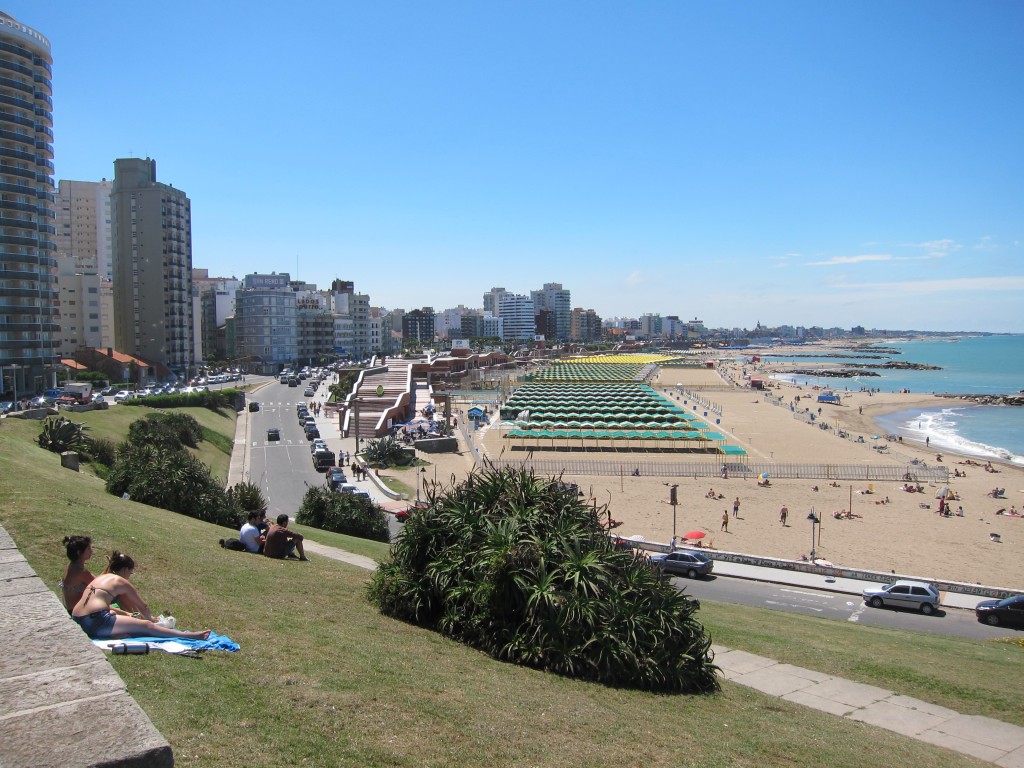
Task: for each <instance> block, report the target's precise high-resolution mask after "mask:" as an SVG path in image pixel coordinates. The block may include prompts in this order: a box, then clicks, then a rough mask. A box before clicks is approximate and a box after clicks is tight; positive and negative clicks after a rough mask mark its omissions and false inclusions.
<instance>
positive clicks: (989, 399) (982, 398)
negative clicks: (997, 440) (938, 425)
mask: <svg viewBox="0 0 1024 768" xmlns="http://www.w3.org/2000/svg"><path fill="white" fill-rule="evenodd" d="M935 396H936V397H948V398H950V399H953V400H968V401H970V402H972V403H977V404H978V405H1024V392H1022V393H1019V394H1016V395H964V394H953V393H946V394H941V395H940V394H938V393H936V395H935Z"/></svg>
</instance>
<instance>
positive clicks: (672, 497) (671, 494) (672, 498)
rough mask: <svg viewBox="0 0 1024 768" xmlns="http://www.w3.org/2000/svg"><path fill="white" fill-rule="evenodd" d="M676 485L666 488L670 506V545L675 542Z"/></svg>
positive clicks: (677, 502)
mask: <svg viewBox="0 0 1024 768" xmlns="http://www.w3.org/2000/svg"><path fill="white" fill-rule="evenodd" d="M678 488H679V486H678V485H670V486H669V488H668V503H669V504H671V505H672V544H673V547H674V546H675V542H676V506H677V505H678V504H679V494H678V491H677V489H678Z"/></svg>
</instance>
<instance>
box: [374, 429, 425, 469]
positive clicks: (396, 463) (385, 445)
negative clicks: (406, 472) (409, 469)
mask: <svg viewBox="0 0 1024 768" xmlns="http://www.w3.org/2000/svg"><path fill="white" fill-rule="evenodd" d="M415 458H416V455H415V453H414V452H412V451H408V450H406V449H405V447H404V446H403V445H402V444H401V443H400V442H398V440H396V439H395V436H394V435H387V436H386V437H382V438H380V439H379V440H367V441H366V447H365V448H364V450H363V459H365V460H366V461H367V462H368V463H369V464H370V465H371V466H374V467H381V468H384V467H404V466H405V465H407V464H411V463H412V462H413V461H414V460H415Z"/></svg>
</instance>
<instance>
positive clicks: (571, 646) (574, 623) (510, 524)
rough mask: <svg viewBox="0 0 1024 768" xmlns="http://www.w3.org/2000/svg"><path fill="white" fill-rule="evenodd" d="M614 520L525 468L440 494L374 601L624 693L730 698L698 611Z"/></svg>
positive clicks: (386, 571)
mask: <svg viewBox="0 0 1024 768" xmlns="http://www.w3.org/2000/svg"><path fill="white" fill-rule="evenodd" d="M603 511H604V510H597V511H595V510H594V509H592V508H590V507H588V506H587V505H586V504H585V503H583V502H582V501H580V499H579V498H578V496H577V495H576V492H575V490H572V489H567V488H566V487H565V485H564V484H561V483H558V482H555V481H552V480H549V479H542V478H538V477H537V476H535V475H534V474H533V473H531V472H528V471H526V470H523V469H514V468H504V469H494V468H488V469H485V470H484V471H482V472H474V473H473V474H471V475H470V477H469V478H468V479H467V480H466V481H465V482H464V483H461V484H459V485H456V486H453V487H451V488H442V489H438V488H437V487H433V488H431V489H430V491H429V498H428V507H427V508H426V509H423V510H417V512H416V513H415V514H413V515H412V516H411V517H410V519H409V520H408V522H406V524H405V528H404V530H403V532H402V533H401V534H400V535H399V537H398V540H397V541H396V542H395V544H394V545H393V546H392V548H391V558H390V560H389V561H388V562H385V563H382V564H381V566H380V567H379V568H378V569H377V571H376V573H375V575H374V577H373V579H372V581H371V584H370V587H369V595H370V599H371V600H372V601H373V602H374V603H375V604H376V605H377V606H379V608H380V609H381V611H382V612H383V613H384V614H386V615H389V616H393V617H396V618H400V619H403V620H406V621H410V622H413V623H416V624H418V625H420V626H424V627H429V628H433V629H436V630H438V631H440V632H441V633H443V634H444V635H446V636H448V637H451V638H453V639H455V640H458V641H460V642H463V643H466V644H468V645H470V646H472V647H475V648H478V649H480V650H482V651H484V652H486V653H488V654H490V655H491V656H493V657H494V658H496V659H501V660H505V661H510V662H514V663H517V664H522V665H525V666H530V667H535V668H538V669H543V670H546V671H551V672H555V673H558V674H562V675H566V676H569V677H574V678H580V679H585V680H593V681H597V682H601V683H604V684H607V685H614V686H624V687H630V688H639V689H644V690H652V691H671V692H694V693H707V692H711V691H715V690H717V689H718V680H717V677H716V667H715V665H714V664H713V654H712V651H711V639H710V637H709V636H708V634H707V633H706V632H705V630H704V627H703V626H702V625H701V624H699V623H698V622H697V620H696V619H695V618H694V613H695V611H696V610H697V603H696V602H695V601H694V600H692V599H691V598H690V597H688V596H687V595H685V594H683V593H681V592H679V591H678V590H676V589H675V588H674V587H673V586H672V585H671V584H670V583H669V582H668V580H667V579H665V578H664V577H663V576H661V575H660V574H659V573H658V572H656V571H655V570H654V569H653V568H652V567H651V566H650V565H649V564H648V563H647V562H646V560H645V559H643V558H639V557H637V556H636V555H635V554H634V553H633V552H632V551H631V550H622V549H617V548H615V547H614V546H613V545H612V543H611V541H610V540H609V538H608V535H607V533H606V531H605V530H604V528H603V527H602V525H601V523H600V518H599V515H600V514H601V513H602V512H603Z"/></svg>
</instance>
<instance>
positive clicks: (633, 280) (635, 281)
mask: <svg viewBox="0 0 1024 768" xmlns="http://www.w3.org/2000/svg"><path fill="white" fill-rule="evenodd" d="M643 282H644V276H643V275H642V274H640V273H639V272H630V273H629V274H628V275H626V285H640V284H641V283H643Z"/></svg>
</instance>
